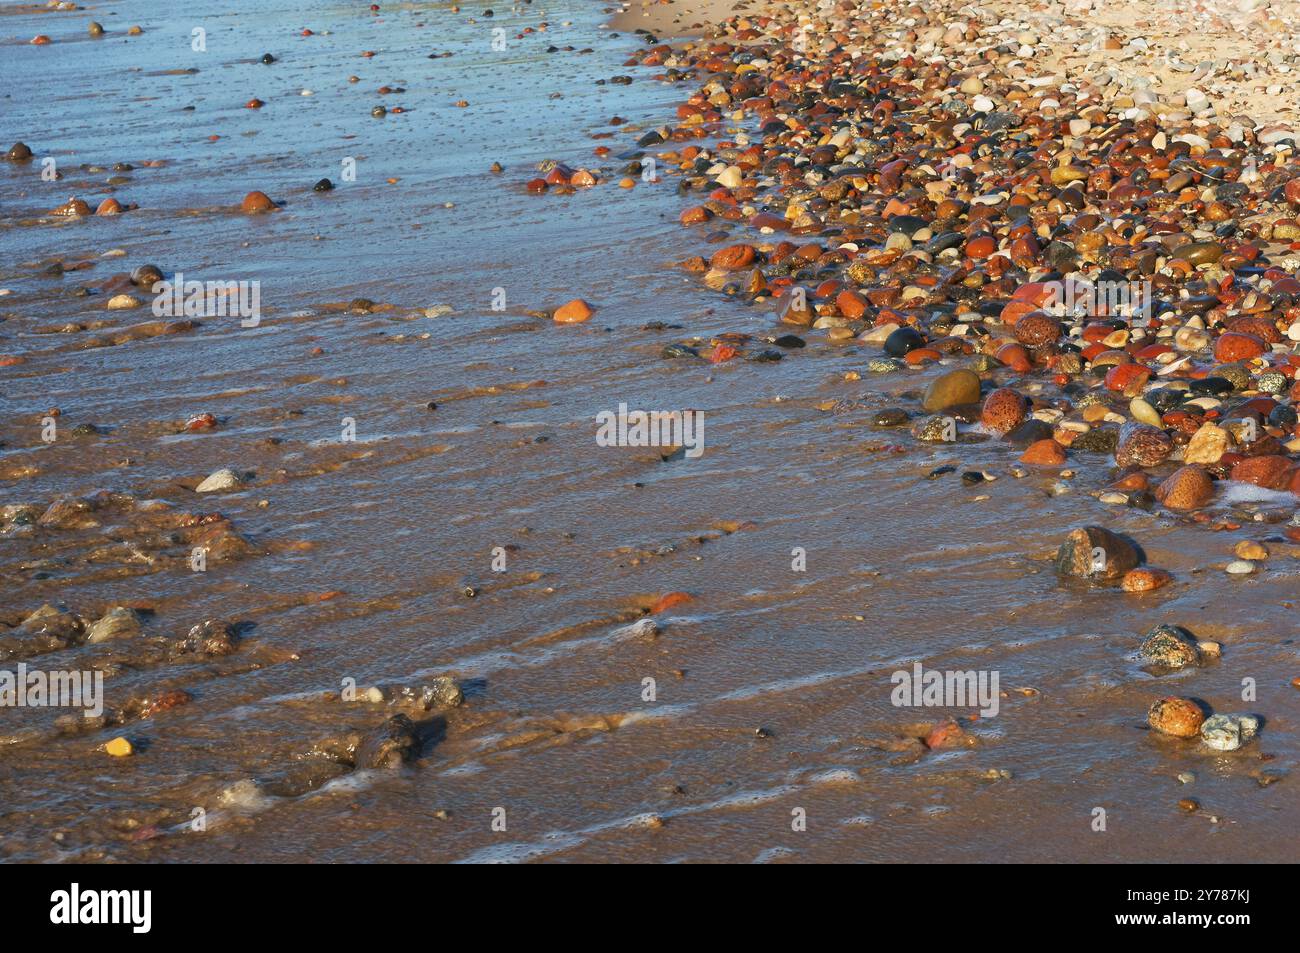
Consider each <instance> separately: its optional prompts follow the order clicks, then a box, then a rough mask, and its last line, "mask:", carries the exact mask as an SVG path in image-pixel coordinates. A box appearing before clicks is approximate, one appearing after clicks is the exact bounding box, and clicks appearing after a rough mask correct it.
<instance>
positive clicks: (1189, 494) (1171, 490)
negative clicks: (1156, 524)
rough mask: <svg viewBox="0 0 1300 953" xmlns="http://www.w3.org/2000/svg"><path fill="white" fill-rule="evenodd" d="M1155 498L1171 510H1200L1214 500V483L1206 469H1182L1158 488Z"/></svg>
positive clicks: (1193, 467)
mask: <svg viewBox="0 0 1300 953" xmlns="http://www.w3.org/2000/svg"><path fill="white" fill-rule="evenodd" d="M1155 497H1156V499H1157V500H1158V501H1160V502H1161V503H1163V504H1164V505H1165V506H1166V507H1168V508H1169V509H1171V510H1176V511H1178V512H1189V511H1191V510H1198V509H1201V508H1202V507H1203V506H1206V505H1207V504H1208V503H1209V502H1210V501H1211V500H1212V499H1213V498H1214V481H1213V480H1212V479H1210V475H1209V473H1207V472H1206V471H1205V468H1204V467H1199V466H1186V467H1180V468H1179V469H1177V470H1175V471H1174V472H1173V473H1172V474H1170V476H1169V477H1168V478H1167V479H1166V480H1165V481H1164V482H1163V483H1161V484H1160V486H1158V487H1156V491H1155Z"/></svg>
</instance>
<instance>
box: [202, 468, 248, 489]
mask: <svg viewBox="0 0 1300 953" xmlns="http://www.w3.org/2000/svg"><path fill="white" fill-rule="evenodd" d="M243 485H244V481H243V478H242V477H241V476H240V475H239V474H238V473H236V472H235V471H234V470H231V469H229V468H224V469H221V470H217V471H216V472H215V473H213V474H211V475H210V476H208V477H207V478H206V479H205V480H204V481H203V482H202V483H200V484H199V485H198V486H196V487H195V488H194V492H195V493H223V492H225V491H227V490H237V489H239V488H240V487H242V486H243Z"/></svg>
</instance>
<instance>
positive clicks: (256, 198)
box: [239, 191, 277, 215]
mask: <svg viewBox="0 0 1300 953" xmlns="http://www.w3.org/2000/svg"><path fill="white" fill-rule="evenodd" d="M276 207H277V206H276V204H275V203H274V202H272V201H271V197H270V196H269V195H267V194H266V193H265V192H257V191H253V192H249V193H248V194H247V195H245V196H244V200H243V201H242V202H240V203H239V210H240V211H241V212H243V213H244V214H245V215H259V214H261V213H262V212H273V211H275V209H276Z"/></svg>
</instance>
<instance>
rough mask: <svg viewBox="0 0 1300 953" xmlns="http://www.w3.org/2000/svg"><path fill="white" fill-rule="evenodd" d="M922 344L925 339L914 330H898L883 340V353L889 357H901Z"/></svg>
mask: <svg viewBox="0 0 1300 953" xmlns="http://www.w3.org/2000/svg"><path fill="white" fill-rule="evenodd" d="M923 344H925V338H923V337H921V335H920V333H919V332H918V331H917V330H916V329H915V328H899V329H898V330H897V331H894V332H893V333H892V334H890V335H889V337H887V338H885V353H886V354H888V355H890V356H891V357H903V356H904V355H905V354H907V353H908V352H909V351H915V350H916V349H917V348H918V347H921V346H922V345H923Z"/></svg>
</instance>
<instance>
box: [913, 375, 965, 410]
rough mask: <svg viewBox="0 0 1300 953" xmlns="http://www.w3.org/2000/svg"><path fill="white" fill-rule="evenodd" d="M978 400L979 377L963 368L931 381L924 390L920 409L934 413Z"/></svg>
mask: <svg viewBox="0 0 1300 953" xmlns="http://www.w3.org/2000/svg"><path fill="white" fill-rule="evenodd" d="M979 399H980V378H979V375H978V374H976V373H975V372H974V371H972V370H968V369H966V368H964V367H963V368H959V369H957V370H955V371H949V372H948V373H946V374H941V375H940V376H938V377H936V378H935V379H934V380H932V381H931V382H930V386H929V387H927V388H926V389H925V396H924V397H923V398H922V399H921V407H922V408H923V409H924V410H926V411H927V412H929V413H934V412H936V411H940V410H946V409H947V408H949V407H956V406H958V405H960V404H973V403H975V402H976V401H978V400H979Z"/></svg>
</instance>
